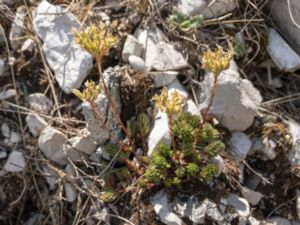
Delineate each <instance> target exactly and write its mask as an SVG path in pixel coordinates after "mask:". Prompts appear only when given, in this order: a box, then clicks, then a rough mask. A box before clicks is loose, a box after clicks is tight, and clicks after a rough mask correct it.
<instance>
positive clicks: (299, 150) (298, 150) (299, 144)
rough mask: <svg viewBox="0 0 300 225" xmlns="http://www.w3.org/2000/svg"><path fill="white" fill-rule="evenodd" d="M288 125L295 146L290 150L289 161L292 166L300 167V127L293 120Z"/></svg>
mask: <svg viewBox="0 0 300 225" xmlns="http://www.w3.org/2000/svg"><path fill="white" fill-rule="evenodd" d="M288 125H289V132H290V133H291V135H292V140H293V146H292V148H291V149H290V150H289V153H288V159H289V161H290V163H291V164H292V165H297V166H300V125H299V124H298V123H297V122H296V121H294V120H292V119H290V120H289V121H288Z"/></svg>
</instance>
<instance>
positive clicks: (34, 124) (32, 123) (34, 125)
mask: <svg viewBox="0 0 300 225" xmlns="http://www.w3.org/2000/svg"><path fill="white" fill-rule="evenodd" d="M26 123H27V126H28V129H29V131H30V133H31V134H32V135H33V136H34V137H38V136H39V135H40V133H41V132H42V130H43V129H44V128H45V127H46V126H47V122H46V121H45V120H44V119H43V118H42V117H40V116H39V115H37V114H29V115H28V116H26Z"/></svg>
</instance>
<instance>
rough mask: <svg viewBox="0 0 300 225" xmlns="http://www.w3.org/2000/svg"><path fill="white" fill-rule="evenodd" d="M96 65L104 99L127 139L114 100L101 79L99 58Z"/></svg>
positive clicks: (102, 78)
mask: <svg viewBox="0 0 300 225" xmlns="http://www.w3.org/2000/svg"><path fill="white" fill-rule="evenodd" d="M96 63H97V67H98V72H99V77H100V81H101V82H102V83H103V89H104V94H105V96H106V98H107V100H108V102H109V104H110V106H111V109H112V111H113V113H114V115H115V117H116V119H117V120H118V124H119V127H120V128H121V129H122V130H123V131H124V133H125V134H126V136H127V137H129V135H128V130H127V129H126V127H125V125H124V123H123V122H122V120H121V117H120V115H119V112H118V110H117V107H116V104H115V102H114V100H113V99H112V97H111V94H110V91H109V89H108V87H107V86H106V84H105V81H104V77H103V74H102V65H101V58H100V57H98V58H96Z"/></svg>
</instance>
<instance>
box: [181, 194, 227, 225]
mask: <svg viewBox="0 0 300 225" xmlns="http://www.w3.org/2000/svg"><path fill="white" fill-rule="evenodd" d="M186 216H187V217H188V218H189V219H190V220H191V221H192V222H193V223H196V224H204V220H205V217H209V218H210V219H212V220H214V221H216V222H222V221H223V220H224V217H223V216H222V214H221V212H220V211H219V209H218V207H217V205H216V203H214V202H212V201H211V200H209V199H204V201H202V202H199V201H198V200H195V198H190V199H189V201H188V207H187V211H186Z"/></svg>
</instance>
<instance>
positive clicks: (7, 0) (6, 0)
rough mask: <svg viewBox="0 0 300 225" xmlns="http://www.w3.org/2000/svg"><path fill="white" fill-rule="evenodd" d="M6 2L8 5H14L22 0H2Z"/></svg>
mask: <svg viewBox="0 0 300 225" xmlns="http://www.w3.org/2000/svg"><path fill="white" fill-rule="evenodd" d="M1 1H2V2H3V3H4V4H6V5H8V6H13V5H14V4H16V3H17V2H19V1H20V0H1Z"/></svg>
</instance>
